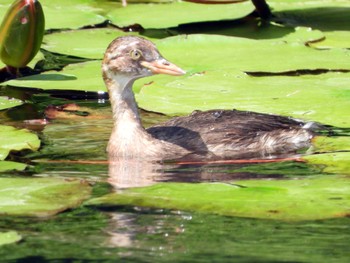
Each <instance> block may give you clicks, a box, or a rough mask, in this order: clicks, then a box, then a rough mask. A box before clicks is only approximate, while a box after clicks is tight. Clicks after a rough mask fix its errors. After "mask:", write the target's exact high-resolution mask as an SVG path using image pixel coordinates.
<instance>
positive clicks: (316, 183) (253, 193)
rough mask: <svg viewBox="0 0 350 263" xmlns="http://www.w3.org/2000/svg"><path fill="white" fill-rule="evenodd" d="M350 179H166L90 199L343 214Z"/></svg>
mask: <svg viewBox="0 0 350 263" xmlns="http://www.w3.org/2000/svg"><path fill="white" fill-rule="evenodd" d="M349 193H350V179H349V178H346V177H336V176H333V177H331V176H327V177H318V178H313V179H301V180H276V181H275V180H260V181H258V180H249V181H238V182H237V185H235V184H223V183H202V184H180V183H166V184H165V183H161V184H157V185H153V186H150V187H145V188H134V189H128V190H124V191H123V192H118V193H113V194H108V195H106V196H103V197H100V198H96V199H92V200H90V201H88V203H87V204H88V205H94V206H98V207H106V206H107V207H108V206H119V205H131V206H143V207H154V208H166V209H180V210H191V211H201V212H208V213H215V214H222V215H229V216H239V217H253V218H266V219H282V220H316V219H325V218H334V217H343V216H346V215H348V214H349V210H350V194H349Z"/></svg>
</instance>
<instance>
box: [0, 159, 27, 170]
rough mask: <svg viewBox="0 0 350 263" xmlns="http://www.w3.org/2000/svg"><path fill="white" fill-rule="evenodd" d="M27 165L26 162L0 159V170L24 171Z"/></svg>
mask: <svg viewBox="0 0 350 263" xmlns="http://www.w3.org/2000/svg"><path fill="white" fill-rule="evenodd" d="M26 167H27V165H26V164H24V163H17V162H10V161H0V172H4V171H11V170H16V171H23V170H24V169H25V168H26Z"/></svg>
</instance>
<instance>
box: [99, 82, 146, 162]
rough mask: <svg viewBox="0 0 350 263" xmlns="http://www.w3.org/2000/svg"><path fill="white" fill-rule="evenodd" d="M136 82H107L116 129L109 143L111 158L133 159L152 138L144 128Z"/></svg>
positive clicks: (114, 128)
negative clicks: (135, 88)
mask: <svg viewBox="0 0 350 263" xmlns="http://www.w3.org/2000/svg"><path fill="white" fill-rule="evenodd" d="M133 82H134V80H129V81H128V80H123V79H122V78H121V79H118V81H116V80H113V79H108V80H106V84H107V87H108V90H109V97H110V103H111V107H112V112H113V122H114V127H113V131H112V134H111V137H110V140H109V143H108V149H107V150H108V153H109V155H110V157H113V156H118V157H132V156H135V155H139V154H140V153H142V150H143V143H144V141H145V140H149V139H150V136H149V134H148V133H147V131H146V130H145V129H144V128H143V127H142V124H141V119H140V115H139V112H138V108H137V104H136V101H135V96H134V93H133V92H132V85H133Z"/></svg>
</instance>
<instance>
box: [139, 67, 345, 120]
mask: <svg viewBox="0 0 350 263" xmlns="http://www.w3.org/2000/svg"><path fill="white" fill-rule="evenodd" d="M349 77H350V74H349V73H347V74H341V73H328V74H322V75H316V76H313V75H305V76H299V77H288V76H275V77H252V76H249V75H246V74H244V73H242V72H237V71H234V70H232V71H228V70H223V71H208V72H202V73H198V74H193V75H190V76H185V77H181V78H172V79H170V78H169V77H167V78H165V77H164V76H157V77H153V78H151V79H145V80H140V81H139V82H138V87H140V92H139V93H138V94H137V96H136V97H137V100H138V102H139V106H141V107H142V108H144V109H148V110H152V111H157V112H163V113H165V114H170V115H174V114H184V113H186V114H187V113H190V112H192V111H193V110H208V109H215V108H217V109H233V108H235V109H239V110H250V111H256V112H265V113H274V114H280V115H287V116H293V117H296V118H300V119H303V120H305V121H307V120H309V121H317V122H321V123H325V124H330V125H334V126H339V127H349V125H350V119H349V118H348V115H349V108H350V103H349V95H350V93H349V92H348V84H347V83H348V79H349ZM330 112H332V114H330Z"/></svg>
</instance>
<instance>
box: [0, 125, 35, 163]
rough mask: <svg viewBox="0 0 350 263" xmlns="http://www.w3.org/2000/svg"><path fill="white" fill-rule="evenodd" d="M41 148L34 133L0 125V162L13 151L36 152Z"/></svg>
mask: <svg viewBox="0 0 350 263" xmlns="http://www.w3.org/2000/svg"><path fill="white" fill-rule="evenodd" d="M39 146H40V140H39V138H38V136H36V135H35V134H34V133H31V132H29V131H28V130H24V129H22V130H18V129H16V128H13V127H11V126H5V125H0V160H4V159H5V158H6V157H7V155H8V153H9V152H10V151H11V150H15V151H20V150H24V149H30V150H33V151H35V150H37V149H38V148H39Z"/></svg>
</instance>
